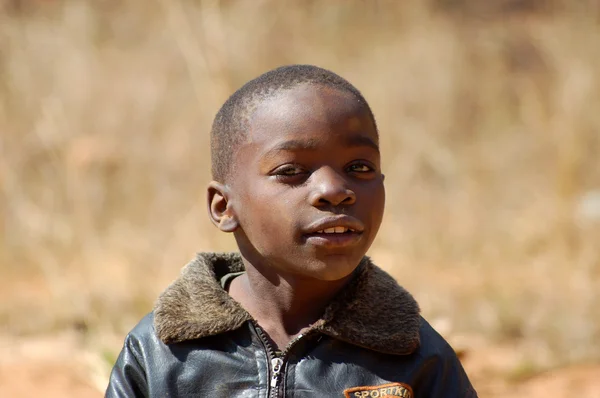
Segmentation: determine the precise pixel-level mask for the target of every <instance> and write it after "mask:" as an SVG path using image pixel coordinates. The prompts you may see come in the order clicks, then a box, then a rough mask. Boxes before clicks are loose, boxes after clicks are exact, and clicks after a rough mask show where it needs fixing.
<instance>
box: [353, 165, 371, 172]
mask: <svg viewBox="0 0 600 398" xmlns="http://www.w3.org/2000/svg"><path fill="white" fill-rule="evenodd" d="M348 171H352V172H355V173H368V172H370V171H373V168H372V167H371V166H368V165H366V164H364V163H355V164H351V165H350V166H348Z"/></svg>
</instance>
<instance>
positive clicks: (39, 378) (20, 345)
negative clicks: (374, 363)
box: [0, 333, 600, 398]
mask: <svg viewBox="0 0 600 398" xmlns="http://www.w3.org/2000/svg"><path fill="white" fill-rule="evenodd" d="M85 346H86V344H85V342H84V341H82V340H81V337H79V336H77V334H76V333H65V334H62V335H57V336H53V337H43V338H31V337H27V338H15V337H10V336H2V337H0V397H11V398H25V397H28V398H29V397H45V398H55V397H56V398H58V397H65V396H70V397H80V398H98V397H101V396H103V389H104V388H105V384H106V378H107V377H108V372H109V371H110V369H109V366H108V365H107V364H106V360H103V359H102V358H101V356H100V355H99V354H98V353H93V352H90V351H89V350H88V349H85V348H84V347H85ZM513 354H514V353H512V352H511V348H510V347H488V348H486V349H485V350H480V349H478V350H477V351H473V352H467V353H466V354H465V357H464V359H463V363H464V366H465V368H466V370H467V372H468V373H469V375H470V377H471V379H472V381H473V383H474V385H475V386H476V388H477V389H478V392H479V395H480V396H481V397H489V398H496V397H498V398H499V397H505V396H507V395H510V396H519V397H531V398H537V397H540V398H541V397H547V396H557V397H558V396H576V397H579V398H598V397H600V365H587V366H585V365H578V366H574V367H568V368H562V369H555V370H552V371H547V372H544V373H540V374H537V375H535V376H530V377H527V378H521V379H515V378H513V379H511V378H510V377H506V374H504V375H503V372H505V371H506V368H507V367H508V366H509V364H510V362H511V357H513Z"/></svg>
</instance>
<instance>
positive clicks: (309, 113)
mask: <svg viewBox="0 0 600 398" xmlns="http://www.w3.org/2000/svg"><path fill="white" fill-rule="evenodd" d="M369 130H370V131H369ZM317 131H321V132H324V131H327V132H329V133H332V132H340V133H344V132H345V133H348V132H359V131H363V132H364V133H369V132H371V133H372V134H374V135H375V137H374V138H375V140H376V139H377V137H376V136H377V133H376V131H375V126H374V124H373V122H372V120H371V118H370V116H369V112H368V111H367V108H366V107H365V106H364V105H363V104H362V103H361V102H360V101H359V100H358V99H357V98H356V97H355V96H354V95H352V94H350V93H347V92H345V91H341V90H337V89H335V88H331V87H326V86H315V85H310V84H304V85H300V86H296V87H294V88H291V89H288V90H284V91H282V92H280V93H277V94H275V95H274V96H273V97H271V98H268V99H266V100H264V101H263V102H261V103H260V104H259V105H258V106H257V108H256V110H255V111H254V113H253V115H252V117H251V119H250V131H249V134H248V138H249V141H250V142H253V143H258V142H261V141H265V140H269V141H270V140H272V139H274V138H277V137H282V136H286V135H298V134H301V135H306V134H307V133H310V132H317ZM309 135H310V134H309Z"/></svg>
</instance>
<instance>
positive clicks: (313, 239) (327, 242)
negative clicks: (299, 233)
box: [303, 215, 364, 248]
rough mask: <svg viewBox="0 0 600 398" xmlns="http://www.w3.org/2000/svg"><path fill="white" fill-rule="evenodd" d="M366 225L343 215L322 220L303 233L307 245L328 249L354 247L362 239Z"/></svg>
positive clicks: (312, 224)
mask: <svg viewBox="0 0 600 398" xmlns="http://www.w3.org/2000/svg"><path fill="white" fill-rule="evenodd" d="M363 231H364V225H363V223H361V222H360V221H359V220H357V219H356V218H354V217H350V216H346V215H342V216H332V217H326V218H321V219H319V220H317V221H315V222H313V223H311V224H310V225H309V226H308V227H307V228H306V229H305V232H304V233H303V236H304V238H305V239H306V242H307V243H310V244H313V245H315V246H323V247H327V248H336V247H337V248H339V247H345V246H352V245H354V244H356V243H358V242H359V241H360V240H361V238H362V233H363Z"/></svg>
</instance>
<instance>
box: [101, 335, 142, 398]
mask: <svg viewBox="0 0 600 398" xmlns="http://www.w3.org/2000/svg"><path fill="white" fill-rule="evenodd" d="M140 358H141V355H140V351H139V344H136V341H135V339H133V338H132V337H131V335H129V336H127V338H126V339H125V344H124V345H123V349H122V350H121V353H120V354H119V358H118V359H117V362H116V363H115V366H114V367H113V370H112V372H111V375H110V380H109V383H108V388H107V390H106V394H105V397H106V398H125V397H127V398H142V397H147V396H148V387H147V383H146V371H145V370H144V367H143V366H142V363H143V362H142V361H141V360H140Z"/></svg>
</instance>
